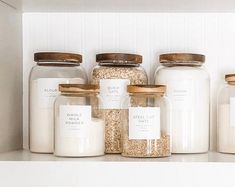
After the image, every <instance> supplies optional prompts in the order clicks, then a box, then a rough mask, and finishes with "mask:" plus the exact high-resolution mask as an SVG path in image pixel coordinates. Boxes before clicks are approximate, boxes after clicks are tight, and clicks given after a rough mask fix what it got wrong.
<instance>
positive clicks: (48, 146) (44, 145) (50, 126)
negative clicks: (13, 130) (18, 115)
mask: <svg viewBox="0 0 235 187" xmlns="http://www.w3.org/2000/svg"><path fill="white" fill-rule="evenodd" d="M34 60H35V61H36V62H37V65H36V66H34V67H33V68H32V70H31V74H30V80H29V85H30V94H29V95H30V97H29V109H30V111H29V148H30V151H31V152H37V153H53V145H54V143H53V142H54V133H53V132H54V109H53V107H54V101H55V98H56V97H57V96H58V94H59V91H58V85H59V84H61V83H78V84H85V83H86V82H87V76H86V73H85V71H84V69H83V68H82V67H81V66H80V63H81V62H82V56H81V55H79V54H71V53H55V52H42V53H35V55H34Z"/></svg>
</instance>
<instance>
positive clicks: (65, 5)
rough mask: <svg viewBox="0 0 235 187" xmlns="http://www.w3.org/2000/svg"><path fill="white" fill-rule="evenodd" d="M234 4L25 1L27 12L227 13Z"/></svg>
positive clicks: (222, 0) (207, 0)
mask: <svg viewBox="0 0 235 187" xmlns="http://www.w3.org/2000/svg"><path fill="white" fill-rule="evenodd" d="M234 10H235V1H234V0H188V1H185V0H174V1H172V0H118V1H117V0H50V1H48V0H23V11H24V12H72V11H74V12H97V11H98V12H221V11H222V12H227V11H230V12H232V11H234Z"/></svg>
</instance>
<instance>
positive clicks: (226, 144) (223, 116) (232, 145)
mask: <svg viewBox="0 0 235 187" xmlns="http://www.w3.org/2000/svg"><path fill="white" fill-rule="evenodd" d="M230 117H231V116H230V104H221V105H219V106H218V129H217V132H218V151H219V152H224V153H235V126H232V124H230Z"/></svg>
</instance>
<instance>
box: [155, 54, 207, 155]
mask: <svg viewBox="0 0 235 187" xmlns="http://www.w3.org/2000/svg"><path fill="white" fill-rule="evenodd" d="M204 62H205V56H204V55H200V54H189V53H172V54H162V55H160V63H161V66H160V67H159V68H158V69H157V71H156V74H155V84H164V85H166V86H167V97H168V98H169V100H170V103H171V105H172V112H171V113H172V120H171V121H172V125H171V126H172V152H173V153H201V152H207V151H208V149H209V108H210V107H209V106H210V78H209V74H208V72H207V71H206V70H205V69H204V68H203V66H202V65H203V63H204Z"/></svg>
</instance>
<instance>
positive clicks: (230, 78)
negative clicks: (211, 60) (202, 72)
mask: <svg viewBox="0 0 235 187" xmlns="http://www.w3.org/2000/svg"><path fill="white" fill-rule="evenodd" d="M225 81H226V82H228V83H232V82H233V83H235V74H227V75H225Z"/></svg>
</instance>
